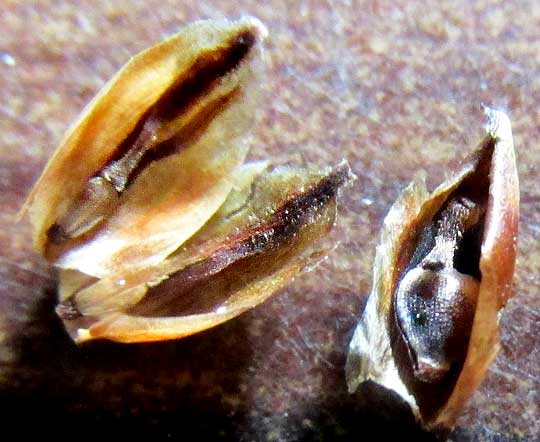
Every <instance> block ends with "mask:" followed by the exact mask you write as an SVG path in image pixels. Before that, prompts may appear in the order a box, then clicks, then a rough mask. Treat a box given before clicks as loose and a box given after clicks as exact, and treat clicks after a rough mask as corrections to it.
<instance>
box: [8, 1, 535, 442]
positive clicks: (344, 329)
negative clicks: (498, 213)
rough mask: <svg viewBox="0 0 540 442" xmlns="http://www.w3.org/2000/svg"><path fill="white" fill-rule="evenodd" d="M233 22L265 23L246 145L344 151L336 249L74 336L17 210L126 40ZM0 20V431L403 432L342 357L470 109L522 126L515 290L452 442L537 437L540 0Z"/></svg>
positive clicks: (93, 9)
mask: <svg viewBox="0 0 540 442" xmlns="http://www.w3.org/2000/svg"><path fill="white" fill-rule="evenodd" d="M240 14H252V15H256V16H258V17H259V18H260V19H261V20H262V21H263V22H265V23H266V25H267V26H268V28H269V30H270V35H271V37H270V39H269V41H268V45H267V49H268V50H267V58H268V60H267V61H268V66H269V68H268V75H267V77H266V79H265V84H264V88H265V89H266V90H268V94H267V96H266V99H265V100H264V102H261V108H260V117H261V119H260V122H259V124H258V126H257V127H256V130H255V138H254V144H253V149H252V154H251V157H252V158H265V157H268V156H269V155H272V156H275V155H296V154H300V155H302V156H303V157H304V158H306V159H308V160H309V161H312V162H315V163H317V164H320V165H326V164H329V163H336V162H337V161H339V160H340V159H342V158H347V159H348V160H349V161H350V163H351V165H352V167H353V169H354V171H355V172H356V174H357V175H358V179H357V181H356V183H355V185H354V187H353V188H351V189H348V190H347V191H346V192H345V194H344V197H343V199H342V201H341V216H340V219H339V230H338V232H337V234H336V237H338V238H339V239H340V240H341V245H340V246H339V248H338V249H337V250H336V252H335V253H334V254H333V255H332V256H331V257H330V258H329V259H328V260H327V261H326V262H325V263H324V264H323V265H322V266H320V267H318V268H317V269H316V270H315V271H313V272H311V273H309V274H306V275H303V276H302V277H300V278H298V279H297V280H296V281H295V282H294V283H293V284H292V285H291V286H290V287H289V288H288V289H287V290H284V291H282V292H280V293H279V294H277V296H275V297H274V298H273V299H272V300H271V301H269V302H266V303H265V304H264V305H262V306H261V307H259V308H257V309H255V310H254V311H252V312H250V313H248V314H245V315H243V316H242V317H240V318H237V319H236V320H233V321H231V322H229V323H227V324H225V325H223V326H221V327H218V328H215V329H213V330H210V331H208V332H205V333H202V334H200V335H197V336H194V337H192V338H189V339H185V340H182V341H175V342H168V343H158V344H152V345H129V346H128V345H119V344H113V343H108V342H98V343H92V344H90V345H85V346H82V347H79V348H77V347H75V346H74V345H73V344H72V343H71V342H70V340H69V339H68V338H67V336H66V335H65V333H64V332H63V329H62V326H61V323H60V322H59V320H58V319H56V317H55V315H54V313H53V308H54V304H55V292H54V286H55V280H54V272H53V271H52V270H51V269H50V268H49V266H48V265H47V264H46V263H45V262H43V260H41V259H40V258H39V257H38V256H36V255H35V254H34V253H33V252H32V250H31V246H30V243H29V240H28V237H29V229H28V226H27V224H26V223H22V224H14V220H15V215H16V213H17V211H18V209H19V208H20V206H21V204H22V202H23V200H24V198H25V195H26V194H27V192H28V191H29V189H30V187H31V186H32V184H33V182H34V181H35V180H36V178H37V177H38V175H39V173H40V171H41V169H42V167H43V166H44V165H45V163H46V161H47V159H48V157H49V156H50V154H51V152H52V151H53V149H54V147H55V146H56V144H57V143H58V141H59V140H60V138H61V136H62V134H63V132H64V130H65V129H66V128H67V126H68V124H69V123H70V122H71V121H72V120H73V119H74V118H75V116H76V115H77V114H78V112H79V111H80V110H81V109H82V107H83V106H84V105H85V103H86V102H87V101H88V100H89V99H90V98H91V97H92V96H93V95H94V93H95V92H96V91H97V90H98V89H99V88H100V86H101V85H102V84H103V83H104V82H105V81H106V80H107V79H108V78H109V77H110V76H111V75H112V74H113V73H114V72H115V71H116V70H117V69H118V68H119V67H120V66H121V65H122V64H123V63H124V62H125V61H127V59H128V57H129V56H130V55H131V54H134V53H135V52H137V51H139V50H141V49H143V48H145V47H146V46H149V45H151V44H153V43H155V42H157V41H158V40H160V39H161V38H162V37H164V36H166V35H169V34H171V33H173V32H174V31H175V30H177V29H178V27H180V26H181V25H182V24H184V23H187V22H189V21H191V20H194V19H198V18H209V17H210V18H215V17H223V16H226V17H236V16H238V15H240ZM0 25H1V36H0V115H1V117H0V133H1V142H0V160H1V162H0V207H1V213H0V250H1V255H0V384H1V387H0V390H1V396H0V405H1V406H2V408H3V409H4V411H3V414H2V430H4V429H5V428H9V427H10V426H11V425H10V424H12V426H14V427H16V428H17V430H18V431H19V434H24V433H26V432H30V431H38V432H39V433H40V434H42V435H45V434H46V433H47V431H51V432H53V433H54V434H55V435H56V437H57V438H60V439H61V438H62V437H63V436H70V437H71V438H76V437H77V435H80V434H82V435H96V436H102V437H103V435H104V434H108V435H109V436H111V435H120V436H124V437H128V436H130V435H146V436H150V439H151V440H162V439H172V440H176V439H180V438H182V436H184V435H185V434H186V432H194V431H195V432H197V433H198V435H199V437H200V438H201V439H202V438H203V436H206V437H207V438H209V439H210V440H212V439H218V440H245V441H251V440H253V441H266V440H268V441H293V440H372V439H371V438H370V437H368V434H369V433H368V432H369V431H370V430H373V429H379V431H380V432H381V434H386V435H389V434H392V433H395V434H399V435H402V436H403V438H404V437H405V436H404V435H405V433H406V432H412V433H414V432H415V431H416V430H415V429H414V428H413V426H412V424H411V422H410V421H409V420H407V418H406V416H405V417H404V416H403V413H401V412H400V411H399V410H396V409H392V408H387V407H386V406H385V405H383V404H382V403H379V402H378V401H376V402H375V403H374V402H373V401H374V400H371V402H370V401H368V400H367V399H366V397H364V398H358V397H352V398H351V397H349V395H348V394H347V393H346V391H345V385H344V373H343V367H344V362H345V355H346V350H347V346H348V341H349V339H350V337H351V333H352V329H353V327H354V325H355V321H356V318H357V316H358V314H359V313H360V311H361V308H362V305H363V302H364V301H365V297H366V294H367V293H368V292H369V289H370V285H371V263H372V258H373V252H374V247H375V244H376V241H377V237H378V231H379V228H380V225H381V222H382V220H383V217H384V215H385V213H386V212H387V210H388V208H389V207H390V205H391V204H392V202H393V200H394V199H395V198H396V196H397V194H398V192H399V190H400V189H401V188H402V187H403V186H404V185H405V184H406V183H407V182H408V181H409V180H410V179H411V178H412V176H413V175H414V173H415V172H416V171H417V170H418V169H422V168H423V169H426V170H427V171H428V173H429V175H430V177H431V179H430V183H431V184H432V185H433V184H436V183H438V182H439V181H440V180H441V179H442V178H443V175H444V173H445V172H444V171H446V170H448V168H449V167H452V166H455V165H456V164H457V162H458V161H459V159H460V158H462V157H463V156H464V155H465V154H466V153H467V152H468V151H470V149H471V148H472V147H473V146H474V145H475V144H476V142H477V141H478V140H479V138H480V136H481V134H482V125H483V116H482V113H481V111H480V103H482V102H483V103H486V104H492V105H496V106H499V107H502V108H504V109H506V110H507V111H508V112H509V113H510V115H511V119H512V122H513V129H514V134H515V142H516V147H517V155H518V161H519V174H520V179H521V192H522V193H521V195H522V206H521V207H522V222H521V227H520V229H521V232H520V240H519V262H518V267H517V275H516V281H515V294H516V297H515V298H514V299H513V300H512V301H511V302H510V303H509V305H508V308H507V309H506V311H505V313H504V315H503V317H502V321H501V323H502V341H503V342H502V344H503V345H502V351H501V353H500V355H499V357H498V359H497V360H496V361H495V363H494V364H493V366H492V368H491V370H490V372H489V375H488V377H487V379H486V381H485V382H484V384H483V385H482V387H481V388H480V390H479V391H478V392H477V393H476V394H475V395H474V397H473V399H472V400H471V402H470V404H469V406H468V407H467V408H466V409H465V410H464V412H463V415H462V416H461V418H460V419H459V421H458V426H457V428H456V430H455V431H454V432H453V433H452V434H451V435H450V438H451V440H453V441H499V442H500V441H510V440H512V441H514V440H539V436H538V434H539V433H540V405H539V404H540V364H539V361H540V342H539V340H538V335H539V333H540V297H539V296H538V291H539V288H540V278H539V276H538V267H539V263H540V255H539V250H540V248H539V246H538V238H539V237H540V227H539V222H540V186H539V185H538V182H537V181H538V179H537V169H538V167H539V166H540V146H539V145H538V137H539V135H540V130H539V126H538V124H539V120H540V114H539V112H540V110H539V103H540V45H539V44H540V38H539V36H540V8H538V6H537V4H536V2H534V1H532V0H531V1H491V0H479V1H475V2H469V1H467V0H455V1H430V2H416V1H405V0H400V1H390V0H388V1H335V2H324V1H299V2H286V1H279V0H274V1H269V2H255V1H236V2H232V1H226V0H216V1H213V2H211V1H201V2H191V1H180V0H179V1H168V2H167V1H163V0H151V1H136V2H127V1H118V2H112V1H111V2H106V1H97V2H65V1H64V2H62V1H38V2H30V1H22V2H17V1H7V2H6V1H4V2H3V6H2V12H1V15H0ZM368 397H369V395H368ZM17 418H23V419H24V422H25V423H24V424H22V425H21V424H18V423H17V424H16V423H15V422H18V419H17ZM47 429H48V430H47ZM107 439H108V438H106V439H102V440H107ZM187 439H188V440H190V439H189V438H187ZM380 440H383V439H380Z"/></svg>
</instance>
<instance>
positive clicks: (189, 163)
mask: <svg viewBox="0 0 540 442" xmlns="http://www.w3.org/2000/svg"><path fill="white" fill-rule="evenodd" d="M265 35H266V29H265V28H264V26H263V25H262V24H261V23H260V22H259V21H257V20H255V19H252V18H248V19H243V20H239V21H236V22H228V21H221V22H220V21H201V22H196V23H193V24H191V25H189V26H187V27H185V28H184V29H183V30H182V31H181V32H179V33H178V34H176V35H175V36H173V37H171V38H169V39H167V40H165V41H163V42H161V43H159V44H157V45H155V46H152V47H151V48H149V49H147V50H145V51H143V52H142V53H140V54H138V55H137V56H135V57H134V58H133V59H132V60H131V61H129V62H128V63H127V64H126V65H125V66H124V67H123V68H122V69H121V70H120V71H119V72H118V74H116V75H115V76H114V77H113V79H112V80H110V81H109V82H108V83H107V84H106V85H105V86H104V87H103V89H102V90H101V92H99V93H98V95H97V96H96V97H95V98H94V99H93V100H92V102H91V103H90V104H89V105H88V106H87V108H86V109H85V110H84V111H83V113H82V115H81V116H80V118H79V120H78V121H77V122H76V123H75V124H74V125H73V126H72V127H71V129H70V130H69V131H68V133H67V135H66V136H65V138H64V140H63V141H62V143H61V144H60V146H59V147H58V148H57V150H56V151H55V153H54V155H53V157H52V158H51V160H50V161H49V163H48V164H47V167H46V168H45V170H44V172H43V174H42V176H41V178H40V179H39V182H38V183H37V184H36V186H35V187H34V189H33V191H32V193H31V195H30V197H29V198H28V201H27V203H26V210H27V211H28V213H29V215H30V220H31V222H32V225H33V227H34V244H35V246H36V249H37V250H38V251H39V252H41V253H43V254H44V255H45V257H46V258H47V259H49V260H50V261H52V262H53V263H54V264H56V265H57V266H59V267H62V268H68V269H77V270H79V271H82V272H84V273H87V274H89V275H92V276H96V277H103V276H105V275H108V274H111V273H116V272H123V271H125V270H126V269H127V268H129V267H144V266H146V265H149V264H153V263H157V262H159V261H161V260H163V259H164V258H165V257H166V256H167V255H168V254H170V253H171V252H172V251H174V250H175V249H176V248H178V246H179V245H180V244H182V243H183V242H184V241H185V240H186V239H188V238H189V237H190V236H191V235H193V233H195V232H196V231H197V230H198V229H199V228H200V227H201V226H202V225H203V224H204V223H205V222H206V220H207V219H208V218H209V217H210V216H211V215H212V214H213V213H214V212H215V211H216V210H217V208H218V207H219V206H220V205H221V204H222V203H223V201H225V198H226V197H227V195H228V194H229V192H230V190H231V186H232V179H231V176H232V174H233V173H234V171H235V170H236V169H237V168H238V166H239V165H240V164H242V162H243V161H244V158H245V156H246V153H247V144H246V142H245V139H246V131H247V129H249V127H250V126H251V124H252V122H253V107H254V106H253V105H254V100H255V98H256V94H255V90H256V88H257V83H258V81H257V77H258V75H257V73H258V72H257V71H258V70H260V61H259V58H260V52H261V45H260V42H261V40H262V38H263V37H264V36H265Z"/></svg>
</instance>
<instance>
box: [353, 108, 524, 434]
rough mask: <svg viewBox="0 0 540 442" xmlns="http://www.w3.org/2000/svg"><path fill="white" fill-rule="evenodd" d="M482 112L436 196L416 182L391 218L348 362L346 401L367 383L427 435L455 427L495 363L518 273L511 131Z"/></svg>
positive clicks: (499, 118)
mask: <svg viewBox="0 0 540 442" xmlns="http://www.w3.org/2000/svg"><path fill="white" fill-rule="evenodd" d="M485 111H486V115H487V116H488V123H487V126H486V132H487V134H486V137H485V138H484V140H483V141H482V142H481V143H480V146H479V147H478V149H477V151H476V152H475V153H474V154H473V155H471V156H470V157H469V159H468V160H467V161H465V163H464V165H463V167H462V168H461V169H460V170H459V171H457V172H456V173H455V174H454V175H453V176H452V177H450V178H449V179H448V180H447V181H445V182H444V183H442V184H441V185H440V186H439V187H438V188H437V189H435V190H434V191H433V192H432V193H428V192H427V190H426V189H425V184H424V182H423V179H417V180H416V181H415V182H413V183H412V184H411V185H410V186H409V187H407V188H406V189H405V190H404V191H403V193H402V195H401V196H400V197H399V198H398V200H397V201H396V202H395V203H394V206H393V207H392V208H391V210H390V211H389V213H388V215H387V217H386V219H385V225H384V228H383V232H382V235H381V242H380V244H379V246H378V249H377V254H376V258H375V264H374V275H373V289H372V293H371V295H370V297H369V299H368V303H367V306H366V309H365V311H364V313H363V316H362V319H361V321H360V323H359V325H358V327H357V329H356V331H355V335H354V337H353V339H352V341H351V346H350V352H349V356H348V360H347V381H348V384H349V390H350V391H351V392H352V391H355V390H356V389H357V387H358V385H359V384H360V383H362V382H364V381H367V380H372V381H374V382H376V383H378V384H380V385H381V386H383V387H385V388H387V389H390V390H393V391H394V392H395V393H397V394H398V395H399V396H401V397H402V398H403V399H404V400H405V402H407V403H408V404H409V405H410V406H411V408H412V410H413V412H414V414H415V415H416V417H417V419H418V420H419V421H420V422H421V423H422V424H423V425H424V426H425V427H426V428H428V429H433V430H440V431H444V430H447V429H449V428H452V426H453V425H454V423H455V420H456V418H457V416H458V415H459V413H460V411H461V409H462V408H463V407H464V405H465V403H466V401H467V400H468V399H469V397H470V396H471V395H472V394H473V392H474V390H475V389H476V388H477V387H478V385H479V384H480V382H481V381H482V379H483V377H484V376H485V373H486V371H487V369H488V367H489V364H490V363H491V361H492V360H493V358H494V357H495V355H496V353H497V351H498V346H499V344H498V341H499V336H498V321H499V318H500V310H501V309H502V308H503V307H504V304H505V303H506V300H507V299H508V297H509V296H510V287H511V280H512V276H513V269H514V266H515V257H516V237H517V226H518V216H519V215H518V214H519V190H518V179H517V172H516V166H515V158H514V150H513V141H512V132H511V128H510V122H509V120H508V117H507V116H506V115H505V114H504V113H502V112H501V111H496V110H493V109H489V108H486V109H485Z"/></svg>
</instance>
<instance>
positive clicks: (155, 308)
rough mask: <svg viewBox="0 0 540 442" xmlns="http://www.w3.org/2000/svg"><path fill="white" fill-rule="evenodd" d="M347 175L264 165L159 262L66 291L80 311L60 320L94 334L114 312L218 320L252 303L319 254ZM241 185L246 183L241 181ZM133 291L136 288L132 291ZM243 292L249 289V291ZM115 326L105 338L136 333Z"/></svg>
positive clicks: (136, 316) (124, 338)
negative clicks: (239, 200) (238, 194)
mask: <svg viewBox="0 0 540 442" xmlns="http://www.w3.org/2000/svg"><path fill="white" fill-rule="evenodd" d="M247 166H248V167H249V166H250V165H247ZM351 179H352V175H351V173H350V170H349V168H348V166H347V165H346V164H342V165H339V166H338V167H336V168H335V169H333V170H331V171H329V172H328V174H324V173H319V172H317V173H315V172H309V173H308V172H307V171H306V170H303V169H302V168H298V167H292V166H287V167H286V168H283V167H278V168H274V169H271V168H270V169H269V170H267V171H263V172H262V173H260V175H258V176H257V178H256V179H254V181H257V182H258V185H257V186H256V187H257V189H258V190H256V191H255V192H254V193H252V192H253V189H251V190H250V191H249V192H246V198H247V199H246V201H245V203H243V204H241V208H240V209H239V208H238V207H235V204H232V205H231V203H229V201H226V202H225V204H224V205H225V206H230V211H229V209H225V210H221V213H220V214H218V215H216V216H217V218H216V217H214V218H212V220H210V221H209V223H208V226H206V227H205V228H203V229H202V230H201V232H199V234H198V235H196V236H195V237H194V238H193V239H192V240H191V241H190V242H189V243H188V244H186V246H185V247H183V248H182V249H181V250H179V251H178V252H175V253H174V254H172V255H171V257H170V258H169V259H167V260H165V261H164V262H163V263H162V264H161V265H158V266H155V267H152V268H148V269H144V270H143V271H141V272H139V274H134V275H132V276H126V275H124V277H125V278H126V279H125V280H124V285H123V286H122V287H118V285H116V283H115V282H114V276H113V277H112V278H109V279H110V282H107V280H101V281H98V282H97V283H96V284H94V285H90V286H86V288H82V289H81V290H80V291H76V292H74V293H72V294H71V295H70V297H69V298H66V301H65V302H66V303H67V305H70V306H73V305H75V306H76V308H77V310H78V311H79V312H80V313H81V316H80V317H78V318H74V320H72V321H70V320H66V326H67V327H68V329H69V330H71V331H72V333H73V334H74V336H75V337H77V333H80V331H78V330H79V329H80V328H88V329H89V330H90V333H93V334H94V335H95V336H96V337H99V336H100V333H106V331H105V330H107V328H108V327H110V325H106V324H109V323H114V317H115V312H117V313H122V314H123V315H124V317H125V318H132V320H134V321H140V320H143V319H144V318H147V319H148V320H150V321H152V320H154V321H156V324H158V323H159V321H161V320H163V319H164V318H168V319H167V320H172V319H173V318H175V317H176V318H178V321H188V320H191V319H190V318H191V317H195V316H196V315H201V314H202V315H206V316H209V317H215V321H219V322H221V319H220V318H221V317H222V316H223V315H224V314H234V315H236V314H239V313H241V311H243V310H245V309H246V308H251V306H255V305H256V304H258V303H260V302H262V301H263V300H264V299H266V298H267V297H268V296H269V295H270V294H271V293H272V292H273V291H274V290H275V289H277V288H278V287H280V286H281V285H282V284H284V283H285V282H286V279H283V277H281V276H277V275H281V274H283V272H294V273H297V272H299V271H300V270H301V269H303V268H304V267H306V266H310V267H311V266H312V265H313V264H315V263H316V262H318V260H319V259H320V258H321V257H322V256H324V255H321V251H320V250H319V251H317V250H318V247H317V245H316V242H317V240H318V239H319V238H320V236H321V235H322V234H323V232H327V231H328V230H329V229H331V228H332V226H333V223H334V216H335V198H336V196H337V191H338V189H339V188H340V187H341V186H342V185H343V184H345V183H347V182H349V181H350V180H351ZM244 187H246V189H247V188H251V187H253V185H252V184H251V183H246V184H244ZM269 202H271V204H269ZM273 206H274V207H273ZM233 214H234V215H233ZM235 218H236V219H235ZM251 218H252V219H253V221H251V220H250V219H251ZM227 222H229V225H227ZM223 229H224V230H223ZM238 230H239V231H238ZM317 232H318V233H317ZM199 237H200V238H201V240H202V243H200V241H198V238H199ZM285 274H287V273H285ZM152 281H157V282H152ZM255 287H259V288H258V289H257V288H255ZM134 290H135V292H137V293H140V294H141V295H137V297H133V296H132V295H131V293H133V291H134ZM109 291H110V292H109ZM250 291H252V292H253V295H248V294H249V293H250ZM244 292H245V294H244ZM96 295H99V296H97V297H96ZM107 297H109V298H107ZM119 297H120V298H124V297H125V299H126V302H127V303H126V304H125V307H123V308H121V309H119V308H117V307H115V305H117V303H118V299H119ZM235 299H236V300H235ZM100 300H101V301H100ZM109 301H111V302H112V304H111V303H109ZM100 303H101V304H100ZM107 303H109V304H110V306H109V307H107V306H106V304H107ZM111 321H112V322H111ZM219 322H216V323H219ZM214 325H215V324H214ZM156 328H157V327H156ZM205 328H206V327H205ZM133 331H136V330H133ZM118 333H119V332H118ZM118 333H117V335H116V337H115V336H113V335H109V334H105V335H104V337H108V338H109V339H113V338H114V339H117V340H122V341H130V342H131V341H132V340H134V339H135V338H133V337H128V335H125V336H123V335H119V334H118ZM123 333H125V332H123ZM130 333H131V332H130ZM83 336H84V335H83ZM137 336H138V337H137V338H136V340H155V339H156V338H150V336H149V335H148V334H146V335H139V334H138V335H137ZM77 339H85V338H77ZM163 339H165V337H164V338H163Z"/></svg>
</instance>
